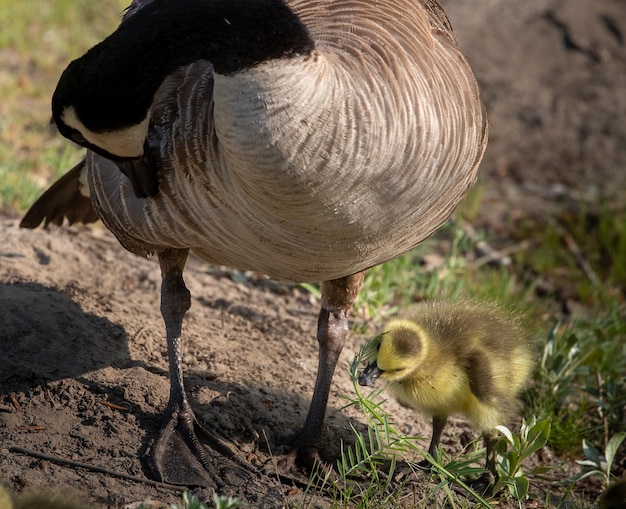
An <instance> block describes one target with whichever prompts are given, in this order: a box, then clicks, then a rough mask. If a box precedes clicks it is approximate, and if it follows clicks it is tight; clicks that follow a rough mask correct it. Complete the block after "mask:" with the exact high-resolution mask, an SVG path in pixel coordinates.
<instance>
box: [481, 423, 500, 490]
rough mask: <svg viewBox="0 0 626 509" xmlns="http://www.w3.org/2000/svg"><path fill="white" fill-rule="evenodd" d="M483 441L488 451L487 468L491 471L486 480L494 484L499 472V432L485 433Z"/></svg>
mask: <svg viewBox="0 0 626 509" xmlns="http://www.w3.org/2000/svg"><path fill="white" fill-rule="evenodd" d="M483 440H484V442H485V449H486V451H487V462H486V465H485V468H486V469H487V470H488V471H489V473H488V474H486V476H483V477H485V480H486V481H488V482H489V483H493V482H495V481H496V480H497V479H498V471H497V469H496V442H497V441H498V432H497V431H496V430H490V431H484V432H483Z"/></svg>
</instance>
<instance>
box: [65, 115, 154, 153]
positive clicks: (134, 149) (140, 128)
mask: <svg viewBox="0 0 626 509" xmlns="http://www.w3.org/2000/svg"><path fill="white" fill-rule="evenodd" d="M61 120H62V121H63V122H64V123H65V125H67V126H69V127H71V128H72V129H76V130H77V131H79V132H80V133H81V134H82V135H83V137H84V138H85V139H86V140H87V141H88V142H89V143H91V144H92V145H95V146H96V147H99V148H101V149H102V150H106V151H107V152H108V153H109V154H113V155H115V156H119V157H139V156H141V155H142V154H143V145H144V142H145V140H146V137H147V136H148V124H149V122H150V110H148V114H147V116H146V118H145V119H143V120H142V121H141V122H140V123H139V124H135V125H132V126H130V127H126V128H123V129H118V130H116V131H106V132H102V133H95V132H93V131H90V130H89V129H87V128H86V127H85V125H84V124H83V123H82V122H81V121H80V119H79V118H78V115H76V110H75V109H74V107H73V106H68V107H67V108H65V109H64V110H63V113H62V114H61Z"/></svg>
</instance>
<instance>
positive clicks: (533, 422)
mask: <svg viewBox="0 0 626 509" xmlns="http://www.w3.org/2000/svg"><path fill="white" fill-rule="evenodd" d="M497 429H498V431H499V432H500V433H502V437H501V438H500V440H498V443H497V444H496V454H497V462H496V468H497V472H498V479H497V481H496V483H495V485H494V487H493V492H494V493H498V492H499V491H500V490H502V489H503V488H504V487H506V488H508V490H509V493H510V494H511V495H512V496H513V498H515V499H516V500H518V501H522V500H525V499H526V498H527V497H528V487H529V485H530V483H529V476H534V475H539V474H543V473H544V472H545V471H546V470H547V468H548V467H541V466H538V467H534V468H533V469H532V470H531V471H530V472H528V473H524V470H523V469H522V462H523V461H524V460H525V459H527V458H528V457H530V456H531V455H532V454H534V453H535V452H537V451H538V450H539V449H541V448H542V447H543V446H544V445H546V443H547V442H548V439H549V438H550V420H549V419H539V420H537V419H536V418H535V417H533V418H531V419H530V421H529V422H526V421H523V422H522V425H521V428H520V432H519V435H516V434H514V433H513V432H511V430H509V429H508V428H507V427H506V426H498V427H497Z"/></svg>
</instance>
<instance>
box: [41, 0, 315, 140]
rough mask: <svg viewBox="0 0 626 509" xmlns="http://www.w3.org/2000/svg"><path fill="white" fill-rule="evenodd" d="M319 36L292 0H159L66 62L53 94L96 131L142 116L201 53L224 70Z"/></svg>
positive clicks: (300, 48) (302, 48)
mask: <svg viewBox="0 0 626 509" xmlns="http://www.w3.org/2000/svg"><path fill="white" fill-rule="evenodd" d="M313 46H314V44H313V41H312V39H311V37H310V35H309V33H308V31H307V29H306V27H305V26H304V24H303V23H302V22H301V20H300V19H299V18H298V16H297V15H296V14H295V13H293V11H291V9H290V8H289V7H288V6H287V5H286V4H285V2H284V0H153V1H152V2H151V3H149V4H148V5H146V6H145V7H142V8H141V9H139V10H138V11H137V12H136V13H134V14H132V15H130V16H129V17H128V19H126V20H124V21H123V22H122V24H121V25H120V26H119V27H118V29H117V30H116V31H115V32H114V33H113V34H111V35H110V36H109V37H108V38H107V39H105V40H104V41H102V42H101V43H100V44H98V45H96V46H94V47H93V48H92V49H91V50H89V51H88V52H87V53H86V54H85V55H83V56H82V57H81V58H79V59H77V60H75V61H74V62H72V63H71V64H70V65H69V66H68V68H67V69H66V70H65V72H64V73H63V75H62V76H61V79H60V80H59V84H58V85H57V89H56V91H55V94H54V96H53V100H52V109H53V114H54V117H55V120H57V124H58V123H59V122H58V120H59V118H58V115H60V114H61V113H62V111H63V109H64V108H65V107H67V106H69V105H72V106H74V108H75V110H76V112H77V114H78V116H79V118H80V119H81V121H82V122H83V123H84V124H85V126H87V127H88V128H89V129H91V130H93V131H106V130H113V129H117V128H120V127H125V126H129V125H133V124H135V123H138V122H141V121H142V120H143V119H144V118H145V117H146V114H147V111H148V109H149V108H150V105H151V103H152V100H153V97H154V94H155V93H156V91H157V89H158V88H159V86H160V85H161V83H162V82H163V80H164V79H165V77H166V76H167V75H169V74H170V73H172V72H173V71H174V70H176V69H177V68H178V67H180V66H183V65H187V64H190V63H192V62H194V61H197V60H208V61H210V62H211V63H212V65H213V69H214V71H215V72H216V73H218V74H226V75H227V74H234V73H237V72H239V71H242V70H245V69H247V68H250V67H253V66H255V65H257V64H259V63H261V62H264V61H268V60H271V59H276V58H281V57H291V56H296V55H306V54H309V53H310V52H311V51H312V50H313Z"/></svg>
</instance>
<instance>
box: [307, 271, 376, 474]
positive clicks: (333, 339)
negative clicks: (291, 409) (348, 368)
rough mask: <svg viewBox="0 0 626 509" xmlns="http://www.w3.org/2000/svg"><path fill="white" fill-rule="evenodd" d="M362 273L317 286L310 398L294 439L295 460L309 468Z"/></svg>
mask: <svg viewBox="0 0 626 509" xmlns="http://www.w3.org/2000/svg"><path fill="white" fill-rule="evenodd" d="M364 277H365V272H358V273H356V274H353V275H351V276H346V277H342V278H339V279H333V280H331V281H324V282H323V283H322V285H321V293H322V309H321V310H320V313H319V316H318V320H317V341H318V343H319V360H318V369H317V379H316V381H315V389H314V391H313V399H312V400H311V406H310V407H309V413H308V415H307V418H306V421H305V423H304V427H303V429H302V432H301V433H300V436H299V438H298V440H297V444H296V450H295V452H296V453H297V456H298V457H297V461H298V463H299V464H300V465H301V466H303V467H305V468H307V469H311V468H312V467H313V464H314V462H315V461H316V460H319V451H318V444H319V441H320V438H321V435H322V427H323V424H324V417H325V415H326V405H327V403H328V395H329V393H330V385H331V382H332V379H333V374H334V372H335V367H336V365H337V361H338V360H339V354H341V350H342V349H343V345H344V342H345V339H346V337H347V335H348V333H349V330H350V329H349V327H348V314H349V313H350V310H351V308H352V304H354V301H355V299H356V297H357V295H358V293H359V290H360V289H361V286H362V285H363V278H364Z"/></svg>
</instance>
